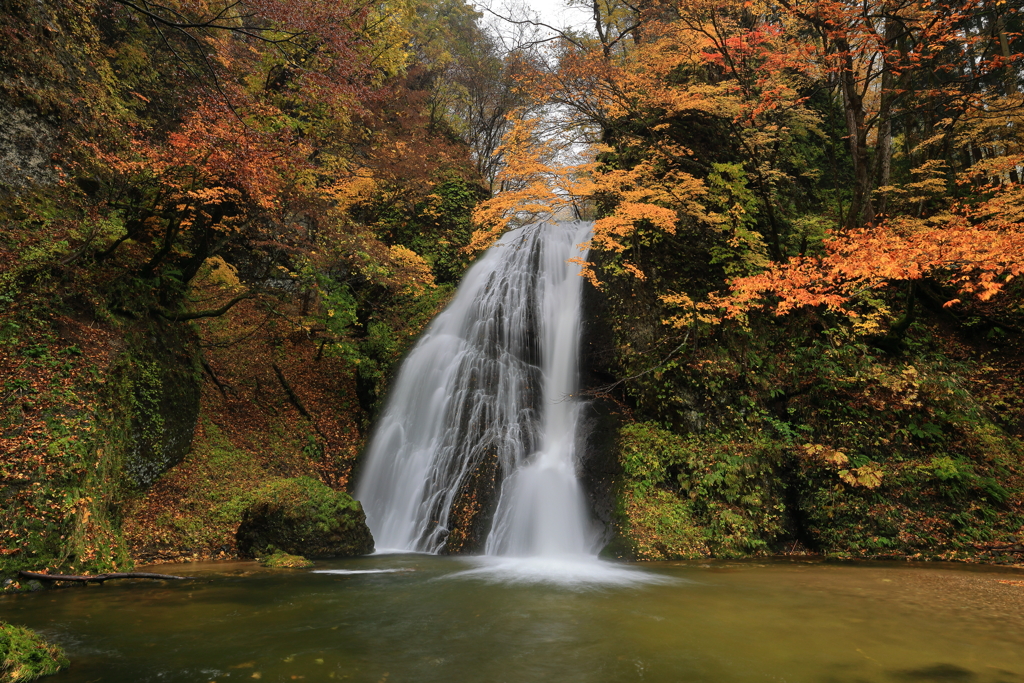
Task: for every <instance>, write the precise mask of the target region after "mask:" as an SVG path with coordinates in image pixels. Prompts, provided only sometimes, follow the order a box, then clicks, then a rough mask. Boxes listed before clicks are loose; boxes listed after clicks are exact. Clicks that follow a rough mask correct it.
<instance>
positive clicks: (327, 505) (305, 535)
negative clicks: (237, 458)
mask: <svg viewBox="0 0 1024 683" xmlns="http://www.w3.org/2000/svg"><path fill="white" fill-rule="evenodd" d="M236 540H237V545H238V552H239V553H241V554H242V555H245V556H248V557H264V556H267V555H270V554H272V553H274V552H276V551H283V552H285V553H288V554H290V555H302V556H303V557H351V556H354V555H367V554H369V553H372V552H373V537H372V536H371V535H370V529H369V527H367V526H366V515H365V514H364V513H363V508H362V506H360V505H359V503H358V502H357V501H355V500H353V499H352V497H351V496H349V495H348V494H347V493H343V492H341V491H334V490H333V489H331V488H329V487H328V486H326V485H325V484H323V483H321V482H319V481H317V480H316V479H312V478H311V477H296V478H294V479H282V480H280V481H276V482H273V483H271V484H268V485H266V486H265V487H263V488H262V489H260V490H259V491H257V492H256V494H255V495H254V500H253V503H252V504H251V505H250V506H249V507H248V508H247V509H246V510H245V511H244V512H243V513H242V523H241V525H240V526H239V527H238V533H237V535H236Z"/></svg>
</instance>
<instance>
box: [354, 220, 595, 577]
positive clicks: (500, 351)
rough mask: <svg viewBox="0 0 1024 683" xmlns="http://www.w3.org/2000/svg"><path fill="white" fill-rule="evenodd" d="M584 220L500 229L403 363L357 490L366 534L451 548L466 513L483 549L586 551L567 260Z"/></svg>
mask: <svg viewBox="0 0 1024 683" xmlns="http://www.w3.org/2000/svg"><path fill="white" fill-rule="evenodd" d="M590 229H591V224H590V223H541V224H536V225H531V226H527V227H524V228H519V229H517V230H513V231H510V232H508V233H506V234H505V235H504V236H503V237H502V238H501V240H499V241H498V243H497V244H496V245H495V246H493V247H491V249H489V250H488V251H487V252H486V253H485V254H484V255H483V256H482V257H481V258H480V260H479V261H478V262H477V263H476V264H474V265H473V267H472V268H470V270H469V272H468V273H467V274H466V276H465V278H464V280H463V282H462V284H461V286H460V287H459V290H458V292H457V293H456V295H455V298H454V300H453V301H452V302H451V304H450V305H449V306H448V308H446V309H445V310H444V312H442V313H441V314H440V315H439V316H438V317H437V318H436V319H435V320H434V322H433V323H431V325H430V327H429V328H428V329H427V331H426V332H425V333H424V335H423V337H422V338H421V339H420V340H419V342H418V343H417V344H416V345H415V347H414V348H413V349H412V351H411V352H410V353H409V356H408V357H407V358H406V359H405V361H404V362H403V363H402V366H401V369H400V370H399V373H398V376H397V378H396V380H395V384H394V386H393V387H392V390H391V394H390V398H389V400H388V403H387V405H386V407H385V410H384V412H383V414H382V416H381V417H380V420H379V422H378V425H377V428H376V431H375V433H374V435H373V438H372V440H371V442H370V445H369V449H368V451H367V456H366V457H367V459H366V466H365V469H364V471H363V474H362V478H361V480H360V483H359V486H358V488H357V491H356V497H357V498H358V499H359V500H360V501H362V504H363V507H364V509H365V511H366V518H367V522H368V523H369V525H370V529H371V531H372V532H373V536H374V539H375V540H376V544H377V547H378V548H386V549H393V550H414V551H422V552H434V553H436V552H440V551H442V550H444V549H446V548H447V549H449V550H451V549H452V548H453V545H452V538H450V537H451V536H452V535H453V534H454V535H456V536H458V538H460V539H464V538H465V537H466V535H467V532H466V530H465V529H459V528H458V524H459V523H466V522H465V519H462V518H468V517H469V516H470V515H473V514H475V515H476V518H477V521H478V522H479V521H480V520H481V519H482V520H483V522H482V523H483V524H485V525H486V522H487V521H488V519H490V520H491V523H490V527H489V530H488V529H484V533H486V545H485V546H484V551H485V553H486V554H488V555H501V556H515V557H538V556H539V557H554V556H581V555H582V556H586V555H592V554H593V552H594V548H593V545H594V543H595V541H596V537H595V534H594V532H593V529H592V525H591V522H590V518H589V514H588V511H587V506H586V503H585V501H584V495H583V491H582V489H581V486H580V483H579V481H578V478H577V476H576V460H577V456H576V441H577V436H578V435H577V422H578V416H579V414H580V407H581V404H580V402H579V401H578V399H577V398H576V392H577V388H578V376H579V373H578V368H577V356H578V349H579V331H580V299H581V294H582V292H581V286H582V281H583V278H581V277H579V272H580V267H579V266H578V265H576V264H572V263H569V262H568V259H570V258H572V257H578V256H581V255H585V254H581V253H580V251H579V248H578V246H577V245H578V244H580V243H581V242H584V241H586V240H587V238H588V236H589V232H590ZM488 492H489V493H490V494H492V495H491V500H490V501H488V500H480V498H481V497H485V496H483V493H488ZM494 496H496V497H497V503H496V505H495V504H494V501H493V497H494ZM488 507H490V511H493V517H489V515H490V511H488V510H487V508H488ZM488 531H489V533H488ZM454 547H455V548H456V549H458V546H454Z"/></svg>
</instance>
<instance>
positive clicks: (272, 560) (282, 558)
mask: <svg viewBox="0 0 1024 683" xmlns="http://www.w3.org/2000/svg"><path fill="white" fill-rule="evenodd" d="M260 566H261V567H269V568H270V569H302V568H303V567H312V566H313V562H312V560H307V559H306V558H304V557H303V556H302V555H289V554H288V553H285V552H281V551H280V550H279V551H277V552H276V553H274V554H273V555H268V556H266V557H261V558H260Z"/></svg>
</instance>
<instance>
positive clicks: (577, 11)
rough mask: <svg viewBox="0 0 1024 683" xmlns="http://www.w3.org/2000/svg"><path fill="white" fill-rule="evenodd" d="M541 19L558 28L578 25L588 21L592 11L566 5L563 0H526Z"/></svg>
mask: <svg viewBox="0 0 1024 683" xmlns="http://www.w3.org/2000/svg"><path fill="white" fill-rule="evenodd" d="M526 4H527V5H529V6H530V9H532V10H533V11H534V12H536V13H537V14H539V15H540V20H541V21H542V22H544V23H545V24H551V25H552V26H557V27H558V28H564V27H566V26H571V27H578V26H581V25H583V24H586V23H588V21H589V19H590V14H591V13H590V12H588V11H587V10H586V9H584V8H581V7H566V6H565V2H564V1H563V0H526Z"/></svg>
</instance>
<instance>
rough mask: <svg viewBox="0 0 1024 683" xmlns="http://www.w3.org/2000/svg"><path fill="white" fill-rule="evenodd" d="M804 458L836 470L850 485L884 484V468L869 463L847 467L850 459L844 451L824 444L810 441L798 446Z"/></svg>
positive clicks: (875, 485)
mask: <svg viewBox="0 0 1024 683" xmlns="http://www.w3.org/2000/svg"><path fill="white" fill-rule="evenodd" d="M797 454H798V456H800V457H801V458H802V459H804V460H807V461H810V462H816V463H818V464H821V465H824V466H826V467H828V468H829V469H832V470H834V471H835V473H836V474H837V475H838V477H839V480H840V481H842V482H843V483H844V484H847V485H848V486H853V487H858V488H866V489H876V488H878V487H879V486H881V485H882V470H881V468H879V467H878V466H877V465H875V464H873V463H869V464H867V465H862V466H861V467H847V465H849V462H850V459H849V458H848V457H847V455H846V454H845V453H843V452H842V451H837V450H836V449H834V448H832V447H831V446H826V445H824V444H816V443H808V444H804V445H802V446H800V447H798V448H797Z"/></svg>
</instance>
